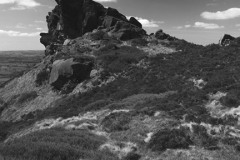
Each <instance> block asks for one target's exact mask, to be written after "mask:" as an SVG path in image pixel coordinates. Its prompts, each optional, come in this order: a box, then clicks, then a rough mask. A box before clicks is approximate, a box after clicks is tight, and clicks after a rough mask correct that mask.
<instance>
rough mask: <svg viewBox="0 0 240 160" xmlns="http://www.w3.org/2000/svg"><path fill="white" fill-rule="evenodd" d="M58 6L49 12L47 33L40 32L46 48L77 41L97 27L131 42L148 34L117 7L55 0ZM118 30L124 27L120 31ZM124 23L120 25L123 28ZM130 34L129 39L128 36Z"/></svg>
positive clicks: (69, 0)
mask: <svg viewBox="0 0 240 160" xmlns="http://www.w3.org/2000/svg"><path fill="white" fill-rule="evenodd" d="M56 2H57V6H56V7H55V8H54V9H53V10H52V12H49V13H48V15H47V17H46V20H47V25H48V33H41V34H40V35H41V40H40V41H41V43H42V44H43V45H44V46H45V47H46V46H48V45H50V44H51V43H53V42H54V43H60V44H62V43H63V42H64V40H65V39H67V38H69V39H74V38H77V37H80V36H82V35H84V34H85V33H87V32H92V31H93V30H94V29H97V28H98V27H101V28H104V29H108V30H107V31H109V32H110V31H111V35H113V36H115V37H116V38H119V39H121V40H128V39H132V38H136V37H140V36H142V35H145V34H146V31H145V30H143V29H142V25H141V23H140V22H138V20H136V19H135V18H133V17H131V18H130V20H128V19H127V18H126V16H124V15H123V14H121V13H119V12H118V11H117V10H116V9H114V8H110V7H109V8H105V7H104V6H103V5H101V4H100V3H97V2H95V1H92V0H56ZM118 22H120V23H118ZM117 23H118V27H119V26H121V27H123V28H124V30H125V31H124V32H123V31H121V32H119V28H118V29H116V27H115V26H116V24H117ZM120 24H121V25H120ZM127 35H128V36H127Z"/></svg>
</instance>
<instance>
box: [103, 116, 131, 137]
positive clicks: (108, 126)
mask: <svg viewBox="0 0 240 160" xmlns="http://www.w3.org/2000/svg"><path fill="white" fill-rule="evenodd" d="M132 116H133V113H128V112H127V113H126V112H118V113H111V114H110V115H109V116H107V117H105V118H104V119H103V121H102V126H103V128H104V130H106V131H107V132H114V131H124V130H128V129H129V123H130V122H131V120H132Z"/></svg>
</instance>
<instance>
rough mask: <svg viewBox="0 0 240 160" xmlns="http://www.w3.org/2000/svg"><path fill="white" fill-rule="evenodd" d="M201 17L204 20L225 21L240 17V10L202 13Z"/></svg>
mask: <svg viewBox="0 0 240 160" xmlns="http://www.w3.org/2000/svg"><path fill="white" fill-rule="evenodd" d="M201 16H202V17H203V18H205V19H216V20H225V19H232V18H236V17H240V8H230V9H228V10H225V11H217V12H203V13H202V14H201Z"/></svg>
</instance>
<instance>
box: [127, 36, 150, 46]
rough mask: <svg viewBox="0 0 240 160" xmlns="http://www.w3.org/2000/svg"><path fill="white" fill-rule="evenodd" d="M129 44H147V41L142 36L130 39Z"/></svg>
mask: <svg viewBox="0 0 240 160" xmlns="http://www.w3.org/2000/svg"><path fill="white" fill-rule="evenodd" d="M130 43H131V46H147V44H148V41H147V40H145V39H142V38H137V39H132V40H131V41H130Z"/></svg>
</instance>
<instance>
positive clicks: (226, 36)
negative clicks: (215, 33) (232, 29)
mask: <svg viewBox="0 0 240 160" xmlns="http://www.w3.org/2000/svg"><path fill="white" fill-rule="evenodd" d="M235 39H236V38H235V37H233V36H231V35H229V34H224V35H223V36H222V38H221V39H220V40H219V45H220V46H227V45H229V44H230V42H231V41H232V40H235Z"/></svg>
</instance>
